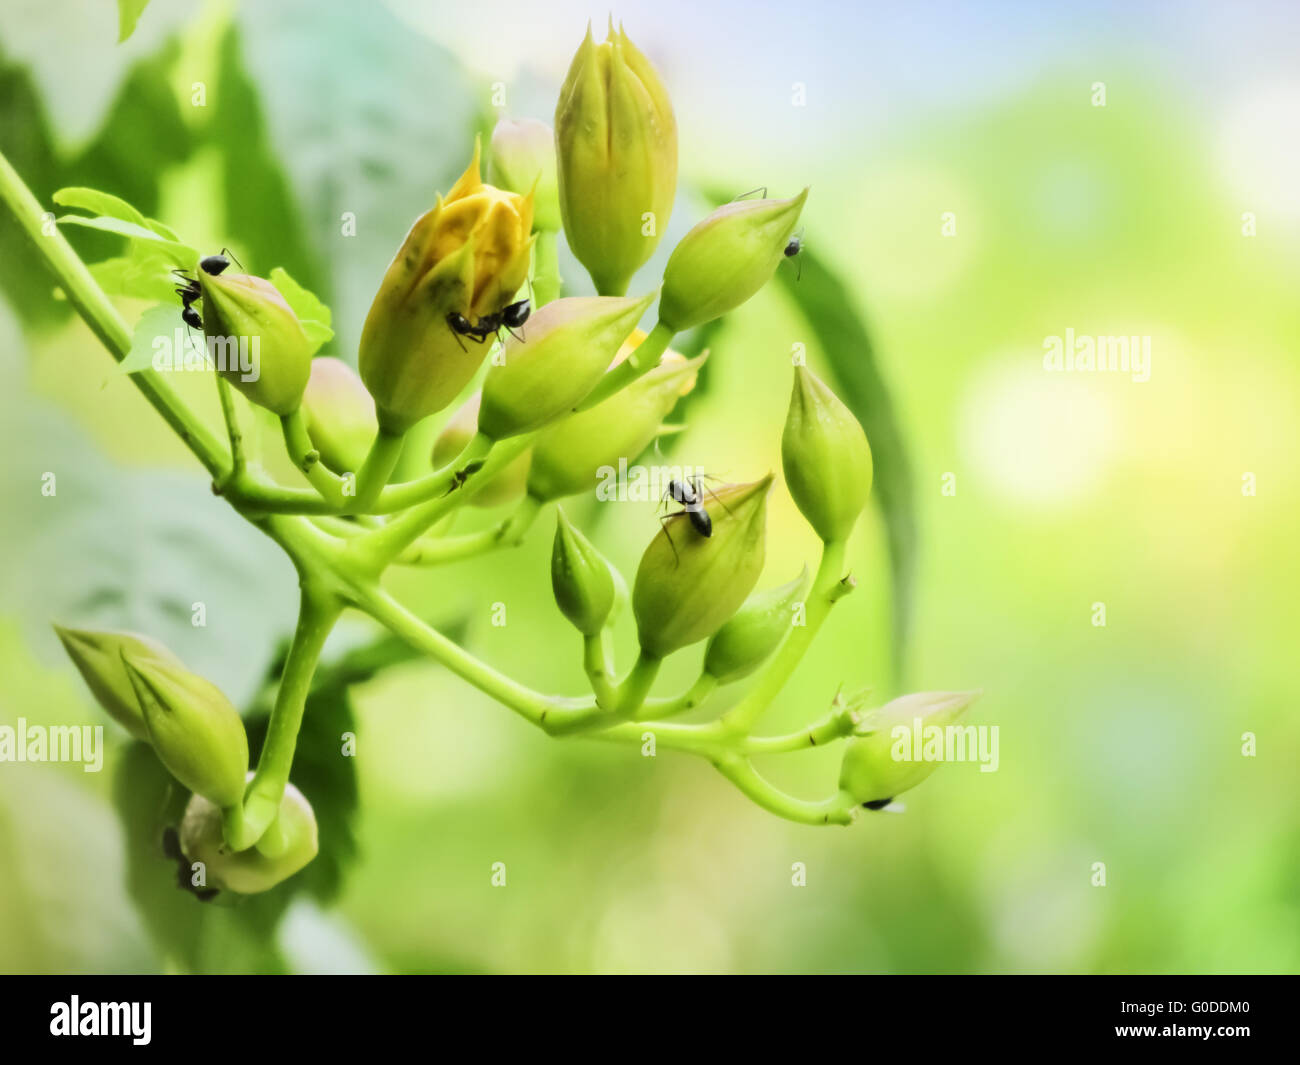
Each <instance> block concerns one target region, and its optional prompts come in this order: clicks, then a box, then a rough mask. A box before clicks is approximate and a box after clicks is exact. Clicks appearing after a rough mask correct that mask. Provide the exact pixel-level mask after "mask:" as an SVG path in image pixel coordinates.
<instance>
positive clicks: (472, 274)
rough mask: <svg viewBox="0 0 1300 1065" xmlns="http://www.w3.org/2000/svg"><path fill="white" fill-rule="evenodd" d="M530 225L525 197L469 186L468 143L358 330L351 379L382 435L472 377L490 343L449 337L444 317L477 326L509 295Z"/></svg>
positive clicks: (443, 401) (439, 404)
mask: <svg viewBox="0 0 1300 1065" xmlns="http://www.w3.org/2000/svg"><path fill="white" fill-rule="evenodd" d="M532 225H533V200H532V196H531V195H526V196H520V195H518V194H517V193H513V192H503V191H502V190H501V189H498V188H495V187H493V186H492V185H485V184H483V182H482V181H481V180H480V179H479V152H478V145H477V144H475V147H474V158H473V160H472V161H471V162H470V165H469V167H468V168H467V169H466V171H465V173H464V174H462V175H461V177H460V180H458V181H457V182H456V184H455V185H454V186H453V187H452V190H451V191H450V192H449V193H447V196H446V198H445V199H444V198H439V200H438V204H437V206H436V207H434V208H433V210H431V211H429V212H427V213H426V214H424V215H421V216H420V217H419V218H418V219H416V221H415V225H413V226H412V227H411V231H410V233H408V234H407V235H406V240H405V241H404V242H403V243H402V246H401V248H399V249H398V252H397V255H396V257H395V258H394V259H393V261H392V264H391V265H390V266H389V267H388V272H387V273H386V274H384V280H383V281H382V282H381V283H380V286H379V292H378V294H376V296H375V301H374V303H372V304H371V306H370V313H369V314H368V315H366V323H365V326H364V327H363V328H362V330H361V349H360V356H359V365H360V368H361V379H362V380H363V381H365V383H366V388H368V389H369V390H370V394H371V395H372V396H374V397H375V406H376V408H377V411H378V415H379V422H380V424H381V425H382V426H383V427H384V429H385V430H386V431H387V432H390V433H394V434H396V433H401V432H403V431H405V430H406V429H409V428H410V427H411V426H412V425H414V424H415V423H416V422H418V421H420V420H421V419H422V418H426V417H428V416H429V415H430V414H433V413H435V412H437V411H440V410H442V408H443V407H445V406H446V405H447V404H448V403H450V402H451V401H452V400H453V399H455V398H456V396H457V395H458V394H459V393H460V391H461V389H463V388H464V387H465V386H466V385H467V384H468V383H469V381H470V379H471V378H472V377H473V376H474V374H475V373H476V372H477V371H478V368H479V366H481V365H482V363H483V359H484V358H485V357H486V355H487V353H488V350H489V349H490V347H491V344H490V343H488V342H487V341H486V340H482V341H481V340H476V339H475V338H473V337H469V336H462V335H460V334H459V333H457V332H455V331H454V330H453V329H452V328H451V324H450V322H449V320H448V316H449V315H452V314H458V315H461V316H462V317H463V318H465V319H466V320H467V321H469V322H470V323H471V324H477V323H479V322H480V321H481V320H482V318H483V317H484V316H485V315H494V314H497V313H499V312H500V311H501V309H502V308H503V307H505V306H506V305H507V304H508V303H509V302H510V301H511V299H513V298H514V294H515V292H516V291H517V290H518V289H519V287H520V286H521V285H522V284H523V283H524V281H525V280H526V279H527V277H528V263H529V260H530V257H531V255H532V238H531V237H530V236H529V234H530V233H531V231H532Z"/></svg>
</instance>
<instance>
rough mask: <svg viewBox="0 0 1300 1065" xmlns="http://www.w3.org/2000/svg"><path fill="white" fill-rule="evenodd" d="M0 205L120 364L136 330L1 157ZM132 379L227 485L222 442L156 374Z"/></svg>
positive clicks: (138, 374)
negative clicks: (11, 214)
mask: <svg viewBox="0 0 1300 1065" xmlns="http://www.w3.org/2000/svg"><path fill="white" fill-rule="evenodd" d="M0 201H3V202H4V204H5V206H7V207H8V208H9V210H10V211H11V212H13V216H14V219H15V220H16V221H17V223H18V225H19V226H20V227H21V228H22V230H23V231H24V232H25V233H26V234H27V235H28V236H29V237H30V238H31V241H32V243H33V244H34V245H35V247H36V251H37V252H38V253H39V254H40V256H41V258H42V259H44V260H45V265H46V266H47V267H48V268H49V270H50V272H51V273H52V274H53V275H54V278H55V280H56V281H58V284H59V287H60V288H61V289H62V290H63V292H64V294H65V295H66V296H67V297H68V302H69V303H71V304H72V306H73V307H75V308H76V310H77V313H78V314H80V315H81V317H82V319H83V320H84V321H85V323H86V324H87V325H88V326H89V327H90V329H91V331H92V332H93V333H94V334H95V335H96V336H97V337H98V338H99V339H100V341H101V342H102V343H103V345H104V347H106V348H107V349H108V351H109V353H110V354H111V355H112V356H113V358H114V359H116V360H117V361H118V362H121V361H122V360H123V359H125V358H126V357H127V355H128V354H129V353H130V351H131V330H130V329H129V328H128V327H127V324H126V322H124V321H123V320H122V316H121V315H120V314H118V313H117V308H116V307H114V306H113V304H112V302H111V301H110V300H109V298H108V296H107V295H105V293H104V290H103V289H102V288H100V287H99V284H98V283H97V282H96V281H95V279H94V277H92V276H91V273H90V271H89V270H88V269H87V268H86V264H85V263H83V262H82V261H81V258H80V256H78V255H77V253H76V252H75V251H74V250H73V248H72V245H70V244H69V243H68V242H67V240H66V239H65V238H64V236H63V234H62V233H60V232H59V230H58V229H57V227H55V226H54V225H53V224H52V222H51V221H50V219H49V218H47V212H46V211H45V209H44V208H43V207H42V206H41V204H40V202H39V201H38V200H37V199H36V197H35V196H33V195H32V192H31V190H30V189H28V187H27V186H26V185H25V184H24V183H23V180H22V178H20V177H19V176H18V174H17V172H16V171H15V170H14V168H13V167H12V166H11V165H10V163H9V160H8V159H7V158H5V156H4V154H3V153H0ZM47 229H48V232H47V231H46V230H47ZM130 378H131V381H132V382H133V383H134V384H135V386H136V388H138V389H139V390H140V392H141V393H142V394H143V395H144V397H145V399H147V400H148V401H149V403H150V404H151V405H152V406H153V407H154V409H155V410H157V411H158V413H159V414H161V415H162V416H163V419H164V420H165V421H166V422H167V424H168V425H169V426H171V428H172V431H173V432H174V433H175V434H176V435H177V436H178V437H180V439H181V441H182V442H183V443H184V444H185V446H186V447H187V448H189V449H190V451H191V452H193V454H194V457H195V458H197V459H198V460H199V461H200V462H201V463H202V464H203V466H204V468H205V469H206V470H207V471H208V473H209V474H211V475H212V477H213V479H214V480H216V481H217V482H220V481H222V480H223V479H224V478H225V477H226V476H227V475H228V473H229V470H230V459H229V456H228V455H227V454H226V449H225V448H224V447H223V446H222V444H221V442H220V440H219V439H218V438H217V437H216V436H215V435H214V434H213V433H212V432H210V431H209V430H208V428H207V426H205V425H204V424H203V423H202V422H201V421H199V419H198V418H197V417H195V415H194V413H193V412H192V411H191V410H190V409H189V407H187V406H186V405H185V403H184V402H183V401H182V400H181V398H180V397H179V396H178V395H176V393H175V392H174V391H173V390H172V388H171V386H170V385H168V384H167V383H166V382H165V381H163V379H162V377H161V375H159V374H158V372H157V371H156V370H138V371H136V372H135V373H132V374H131V375H130Z"/></svg>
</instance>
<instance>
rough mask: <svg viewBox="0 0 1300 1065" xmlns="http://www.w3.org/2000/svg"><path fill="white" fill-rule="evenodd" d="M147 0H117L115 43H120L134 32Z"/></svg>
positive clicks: (147, 2)
mask: <svg viewBox="0 0 1300 1065" xmlns="http://www.w3.org/2000/svg"><path fill="white" fill-rule="evenodd" d="M148 6H149V0H117V43H118V44H121V43H122V42H123V41H125V40H126V39H127V38H128V37H130V36H131V34H133V33H134V32H135V24H136V23H137V22H139V21H140V16H141V15H143V14H144V9H145V8H146V7H148Z"/></svg>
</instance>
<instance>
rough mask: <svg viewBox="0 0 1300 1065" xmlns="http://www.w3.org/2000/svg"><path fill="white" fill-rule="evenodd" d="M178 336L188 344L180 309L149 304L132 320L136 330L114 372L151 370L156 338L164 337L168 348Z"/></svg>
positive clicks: (188, 335) (157, 346)
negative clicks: (145, 309)
mask: <svg viewBox="0 0 1300 1065" xmlns="http://www.w3.org/2000/svg"><path fill="white" fill-rule="evenodd" d="M178 336H179V337H180V338H181V340H182V342H185V343H186V344H188V341H189V337H190V334H189V332H188V331H187V330H186V328H185V323H184V322H182V321H181V317H180V308H179V307H176V306H174V305H173V306H168V305H166V304H160V305H159V306H157V307H150V308H149V309H148V310H147V311H145V312H144V314H142V315H140V320H139V321H138V322H136V323H135V329H134V331H133V332H132V333H131V350H130V351H128V352H127V354H126V358H125V359H123V360H122V361H121V362H120V363H118V364H117V372H118V373H138V372H139V371H141V370H148V369H151V368H152V367H153V359H154V354H155V352H156V351H157V350H158V348H159V341H161V340H165V341H166V343H167V345H168V347H169V349H170V348H171V347H174V346H175V344H176V338H177V337H178ZM202 339H203V338H202V337H201V336H200V337H199V338H198V340H199V341H200V342H201V341H202ZM169 354H170V351H169Z"/></svg>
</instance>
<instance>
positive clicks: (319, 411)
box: [302, 355, 379, 473]
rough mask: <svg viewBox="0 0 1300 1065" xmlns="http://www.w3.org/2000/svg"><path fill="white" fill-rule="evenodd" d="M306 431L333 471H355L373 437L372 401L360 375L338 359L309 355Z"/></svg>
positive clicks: (304, 397) (373, 412)
mask: <svg viewBox="0 0 1300 1065" xmlns="http://www.w3.org/2000/svg"><path fill="white" fill-rule="evenodd" d="M302 406H303V411H304V412H305V414H306V416H307V435H308V436H310V437H311V443H312V447H314V448H315V449H316V450H317V451H319V452H320V460H321V462H323V463H324V464H325V466H326V467H327V468H328V469H331V470H333V471H334V472H335V473H355V472H356V471H357V470H359V469H360V468H361V464H362V462H364V461H365V457H366V453H367V452H368V451H369V450H370V445H371V443H372V442H373V441H374V439H375V433H376V432H377V431H378V428H379V426H378V422H377V421H376V420H375V401H374V400H373V399H372V398H371V396H370V393H369V392H367V391H366V386H365V385H363V384H362V383H361V378H360V377H358V376H357V372H356V371H355V370H354V369H352V367H351V366H349V365H348V364H347V363H346V362H344V361H343V360H342V359H336V358H334V357H333V356H330V355H326V356H322V357H320V358H316V359H312V363H311V378H310V379H309V380H308V381H307V391H306V392H305V393H304V394H303V397H302Z"/></svg>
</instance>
